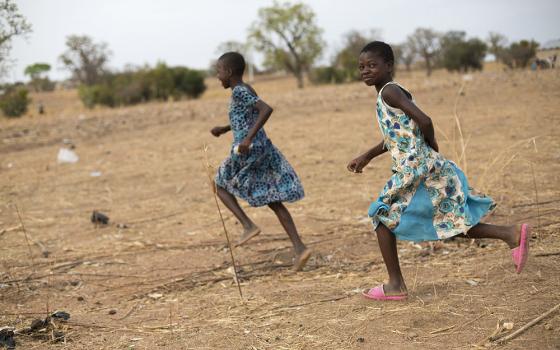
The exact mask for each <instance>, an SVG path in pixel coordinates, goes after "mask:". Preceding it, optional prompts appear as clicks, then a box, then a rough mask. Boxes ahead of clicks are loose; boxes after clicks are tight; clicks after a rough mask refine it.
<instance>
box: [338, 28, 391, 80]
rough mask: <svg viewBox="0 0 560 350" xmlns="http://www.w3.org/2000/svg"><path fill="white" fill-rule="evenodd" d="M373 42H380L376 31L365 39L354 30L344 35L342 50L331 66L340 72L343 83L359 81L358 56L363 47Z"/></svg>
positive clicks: (372, 31) (378, 32)
mask: <svg viewBox="0 0 560 350" xmlns="http://www.w3.org/2000/svg"><path fill="white" fill-rule="evenodd" d="M373 40H381V33H380V31H379V30H377V29H372V30H371V31H370V32H369V35H368V36H367V37H366V36H363V35H362V34H360V32H358V31H356V30H352V31H350V32H348V33H346V34H345V35H344V44H343V48H342V50H340V51H339V52H338V53H337V54H336V56H335V58H334V62H333V66H334V68H335V69H337V70H340V73H341V74H342V76H343V77H344V78H343V79H344V80H345V81H348V80H359V79H360V75H359V72H358V55H359V54H360V51H362V49H363V48H364V46H366V44H367V43H369V42H370V41H373Z"/></svg>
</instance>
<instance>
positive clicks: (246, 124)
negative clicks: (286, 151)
mask: <svg viewBox="0 0 560 350" xmlns="http://www.w3.org/2000/svg"><path fill="white" fill-rule="evenodd" d="M258 100H259V97H258V96H256V95H255V94H253V92H252V91H251V90H250V89H249V88H248V87H247V86H246V85H243V84H240V85H237V86H235V87H234V88H233V90H232V97H231V103H230V106H229V121H230V126H231V131H232V132H233V144H232V145H231V149H230V154H229V156H228V157H227V158H226V159H225V160H224V161H223V162H222V164H221V165H220V167H219V169H218V172H217V174H216V177H215V181H216V185H217V186H220V187H222V188H224V189H225V190H226V191H228V192H229V193H231V194H233V195H235V196H237V197H239V198H242V199H244V200H246V201H247V202H249V204H250V205H251V206H253V207H259V206H263V205H267V204H270V203H274V202H294V201H297V200H300V199H302V198H303V197H304V191H303V187H302V185H301V182H300V180H299V178H298V176H297V174H296V173H295V171H294V169H293V168H292V166H291V165H290V163H288V161H287V160H286V158H284V156H283V155H282V153H280V151H279V150H278V149H277V148H276V147H275V146H274V145H273V144H272V142H271V141H270V139H269V138H268V136H267V135H266V133H265V131H264V129H263V128H261V129H260V130H259V131H258V132H257V134H256V136H255V137H254V139H253V142H252V148H251V149H250V151H249V153H248V154H237V153H235V152H234V148H235V146H237V145H238V144H239V143H241V141H243V139H244V138H245V137H246V136H247V134H248V132H249V130H250V129H251V128H252V127H253V125H254V124H255V122H256V121H257V118H258V114H259V113H258V110H257V109H256V108H254V106H255V103H257V101H258Z"/></svg>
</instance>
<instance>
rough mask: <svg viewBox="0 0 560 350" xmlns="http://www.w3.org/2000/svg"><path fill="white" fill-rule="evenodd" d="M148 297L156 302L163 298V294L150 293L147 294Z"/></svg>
mask: <svg viewBox="0 0 560 350" xmlns="http://www.w3.org/2000/svg"><path fill="white" fill-rule="evenodd" d="M148 297H150V298H152V299H154V300H158V299H160V298H161V297H163V294H161V293H150V294H148Z"/></svg>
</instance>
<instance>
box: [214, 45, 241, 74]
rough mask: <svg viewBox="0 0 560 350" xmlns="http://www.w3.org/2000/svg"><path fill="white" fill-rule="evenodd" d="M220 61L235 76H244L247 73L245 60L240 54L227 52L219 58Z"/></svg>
mask: <svg viewBox="0 0 560 350" xmlns="http://www.w3.org/2000/svg"><path fill="white" fill-rule="evenodd" d="M218 61H222V62H224V63H225V65H226V67H228V68H230V69H231V71H232V73H233V74H235V75H238V76H242V75H243V72H245V59H244V58H243V55H242V54H240V53H239V52H233V51H231V52H226V53H224V54H223V55H221V56H220V58H218Z"/></svg>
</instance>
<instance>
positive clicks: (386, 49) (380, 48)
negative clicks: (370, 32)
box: [360, 41, 395, 63]
mask: <svg viewBox="0 0 560 350" xmlns="http://www.w3.org/2000/svg"><path fill="white" fill-rule="evenodd" d="M364 52H371V53H373V54H375V55H378V56H379V57H381V58H382V59H383V60H384V61H385V62H393V63H395V55H394V54H393V49H392V48H391V45H389V44H387V43H384V42H383V41H372V42H370V43H369V44H367V45H366V46H364V48H363V49H362V51H361V52H360V53H364Z"/></svg>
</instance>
